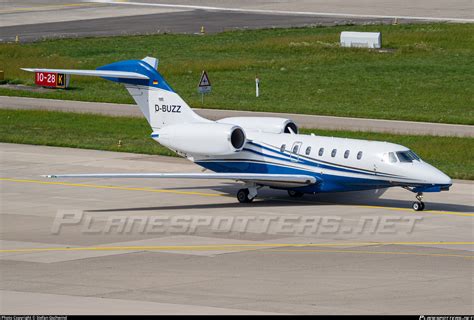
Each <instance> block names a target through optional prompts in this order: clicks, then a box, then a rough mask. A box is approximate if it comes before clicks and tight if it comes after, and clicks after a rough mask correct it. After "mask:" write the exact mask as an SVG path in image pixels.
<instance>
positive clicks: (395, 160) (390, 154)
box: [388, 152, 397, 163]
mask: <svg viewBox="0 0 474 320" xmlns="http://www.w3.org/2000/svg"><path fill="white" fill-rule="evenodd" d="M388 160H389V161H390V162H391V163H395V162H397V157H395V153H393V152H389V153H388Z"/></svg>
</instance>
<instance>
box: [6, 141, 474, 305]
mask: <svg viewBox="0 0 474 320" xmlns="http://www.w3.org/2000/svg"><path fill="white" fill-rule="evenodd" d="M0 152H1V153H0V159H1V166H0V172H1V174H0V177H1V178H0V184H1V186H0V187H1V199H0V200H1V212H0V214H1V215H0V220H1V224H0V290H1V291H0V295H1V303H0V313H2V314H12V313H15V314H30V313H44V314H45V313H53V314H69V313H75V314H84V313H89V314H101V313H116V314H164V313H166V314H176V313H180V314H189V313H193V314H216V313H227V314H263V313H303V314H310V313H314V314H335V313H343V314H348V313H361V314H389V313H395V314H472V313H473V312H474V307H473V283H472V278H473V270H474V265H473V264H474V254H473V250H474V234H473V227H474V225H473V221H474V220H473V219H474V203H473V200H474V184H473V183H472V182H468V181H454V185H453V187H452V189H451V191H449V192H443V193H440V194H426V196H425V201H426V204H427V210H426V211H423V212H416V213H415V212H414V211H412V210H411V209H409V208H410V204H411V202H412V201H413V200H414V196H413V194H411V193H410V192H407V191H405V190H403V189H390V190H388V191H386V192H384V193H383V192H382V191H378V192H376V193H373V192H364V193H360V192H359V193H346V194H331V195H316V196H310V195H307V196H305V197H304V198H302V199H300V200H292V199H289V198H288V197H287V196H286V193H285V192H283V191H278V190H268V189H267V190H265V189H262V190H261V193H260V194H259V198H258V199H257V200H256V201H255V202H254V203H252V204H246V205H242V204H239V203H237V200H236V199H235V193H236V191H237V190H238V189H239V188H240V184H239V183H235V182H229V181H191V180H190V181H185V180H172V179H164V180H151V179H118V180H104V179H75V180H68V181H66V180H51V179H45V178H42V177H41V175H43V174H58V173H66V172H69V173H79V172H83V173H92V172H200V168H199V167H197V166H195V165H194V164H192V163H190V162H188V161H186V160H184V159H179V158H167V157H161V156H150V155H137V154H129V153H116V152H105V151H93V150H80V149H68V148H55V147H43V146H29V145H16V144H0ZM176 221H181V224H179V225H176ZM226 221H227V222H228V223H226ZM237 221H240V224H236V222H237ZM130 222H132V223H131V224H130ZM133 222H136V224H133ZM216 222H217V223H216ZM315 222H317V224H315ZM229 223H230V227H228V226H229ZM226 226H227V227H226ZM141 227H143V228H141ZM25 301H28V303H25Z"/></svg>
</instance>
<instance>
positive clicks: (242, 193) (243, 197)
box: [237, 189, 253, 203]
mask: <svg viewBox="0 0 474 320" xmlns="http://www.w3.org/2000/svg"><path fill="white" fill-rule="evenodd" d="M237 200H239V202H240V203H249V202H252V201H253V198H252V199H250V198H249V189H240V190H239V191H237Z"/></svg>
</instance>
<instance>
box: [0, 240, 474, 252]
mask: <svg viewBox="0 0 474 320" xmlns="http://www.w3.org/2000/svg"><path fill="white" fill-rule="evenodd" d="M381 245H383V246H386V245H403V246H407V245H474V242H473V241H396V242H349V243H243V244H218V245H167V246H96V247H51V248H17V249H0V253H33V252H48V251H130V250H134V251H136V250H142V251H147V250H149V251H156V250H159V251H200V250H205V251H221V250H241V249H253V248H255V249H265V248H272V249H273V250H278V248H280V249H286V248H301V247H305V248H307V247H348V246H349V247H350V246H381ZM306 250H308V249H306ZM358 252H359V251H358Z"/></svg>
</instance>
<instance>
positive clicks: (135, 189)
mask: <svg viewBox="0 0 474 320" xmlns="http://www.w3.org/2000/svg"><path fill="white" fill-rule="evenodd" d="M0 181H8V182H20V183H34V184H43V185H59V186H69V187H84V188H96V189H113V190H126V191H144V192H157V193H173V194H183V195H198V196H205V197H226V196H227V195H225V194H219V193H204V192H195V191H177V190H167V189H152V188H134V187H124V186H104V185H96V184H85V183H69V182H54V181H41V180H28V179H13V178H0ZM272 200H276V201H285V202H294V203H308V204H316V203H327V204H335V203H330V202H322V201H304V200H290V199H276V198H272ZM341 205H344V204H341ZM351 206H354V207H359V208H368V209H385V210H394V211H408V212H412V211H413V210H412V209H407V208H397V207H384V206H370V205H357V204H354V205H351ZM417 213H418V214H421V213H430V214H439V215H455V216H462V217H474V213H468V212H454V211H437V210H425V211H418V212H417Z"/></svg>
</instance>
